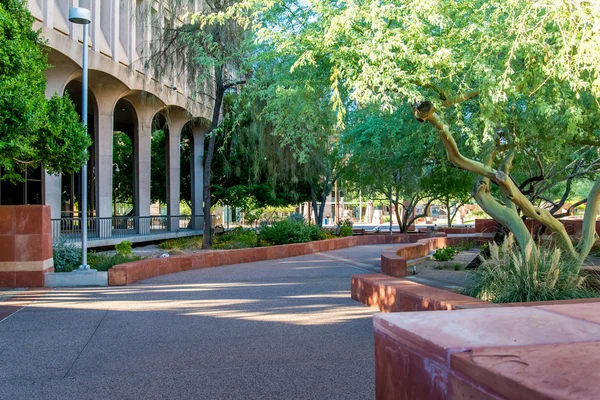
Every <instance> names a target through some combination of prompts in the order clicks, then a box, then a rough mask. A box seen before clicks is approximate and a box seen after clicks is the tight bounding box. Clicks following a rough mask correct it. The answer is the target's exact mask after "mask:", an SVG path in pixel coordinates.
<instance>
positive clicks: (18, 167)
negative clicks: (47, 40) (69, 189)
mask: <svg viewBox="0 0 600 400" xmlns="http://www.w3.org/2000/svg"><path fill="white" fill-rule="evenodd" d="M33 21H34V20H33V17H32V16H31V14H30V13H29V10H28V9H27V4H26V2H25V1H22V0H3V1H0V167H1V168H2V177H1V179H3V180H10V181H13V182H16V181H22V180H23V179H24V178H23V174H24V173H25V172H26V171H27V170H28V169H34V168H38V167H40V166H42V167H44V168H45V169H46V170H47V171H48V172H50V173H53V174H54V173H59V172H61V171H65V172H74V171H77V170H78V169H79V168H80V167H81V166H82V165H83V163H84V162H85V161H86V160H87V157H88V156H87V153H86V149H87V147H88V146H89V145H90V144H91V141H90V139H89V138H88V137H87V136H86V134H85V132H84V130H83V127H82V126H81V123H80V122H79V115H78V114H77V112H76V111H75V108H74V106H73V104H72V103H71V101H70V100H69V98H68V97H67V96H65V97H59V96H54V97H52V98H51V99H50V100H46V98H45V95H44V92H45V88H46V80H45V78H44V70H46V68H48V67H49V65H48V63H47V59H46V54H45V53H44V51H43V48H42V47H43V43H42V40H41V38H40V32H39V31H38V32H36V31H33V30H32V29H31V26H32V24H33Z"/></svg>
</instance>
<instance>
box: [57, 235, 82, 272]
mask: <svg viewBox="0 0 600 400" xmlns="http://www.w3.org/2000/svg"><path fill="white" fill-rule="evenodd" d="M52 256H53V258H54V271H55V272H70V271H72V270H74V269H77V268H79V266H80V265H81V248H80V247H77V246H74V245H72V244H67V243H66V242H65V241H64V240H60V241H59V242H58V243H55V244H54V245H53V246H52Z"/></svg>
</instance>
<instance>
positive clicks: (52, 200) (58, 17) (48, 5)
mask: <svg viewBox="0 0 600 400" xmlns="http://www.w3.org/2000/svg"><path fill="white" fill-rule="evenodd" d="M186 3H187V4H186V7H188V8H189V9H188V10H178V12H177V15H183V14H182V12H185V11H189V12H197V11H198V10H199V7H200V4H199V1H189V2H186ZM28 5H29V9H30V11H31V13H32V14H33V16H34V17H35V19H36V21H35V23H34V27H33V28H34V29H40V30H41V32H42V36H43V37H44V38H45V40H46V41H47V47H48V61H49V64H51V65H52V68H50V69H48V70H47V71H46V80H47V86H46V96H47V97H51V96H53V95H54V94H59V95H63V94H64V93H65V92H68V93H69V95H70V97H71V99H72V100H73V102H74V103H75V104H76V107H77V109H78V111H81V104H80V103H81V100H80V99H81V87H82V85H81V79H82V73H81V60H82V50H83V46H82V31H83V28H82V26H81V25H75V24H72V23H70V22H69V21H68V10H69V8H70V7H83V8H87V9H90V10H91V12H92V22H91V24H90V26H89V44H90V47H89V115H88V121H89V125H88V130H89V134H90V136H91V138H92V140H93V146H92V147H91V148H90V161H89V164H88V170H89V176H88V177H87V179H88V187H89V193H88V198H89V204H90V205H89V207H88V210H87V212H88V215H89V216H90V217H91V218H92V224H96V225H94V226H90V228H89V229H91V230H94V231H95V232H96V234H97V235H99V236H101V237H103V238H110V237H112V236H114V235H115V232H116V230H117V229H120V230H123V229H130V230H131V232H129V233H138V234H142V233H144V232H146V233H147V231H148V230H149V229H150V225H151V223H150V221H148V224H149V225H148V226H147V227H146V228H144V223H142V222H140V221H141V220H143V218H145V217H149V216H150V215H151V196H150V186H151V178H152V177H151V173H150V171H151V162H152V161H151V138H152V133H153V131H155V130H157V129H162V130H164V131H165V134H166V140H165V141H166V148H165V152H166V160H167V162H166V165H165V166H164V167H165V169H166V181H165V182H164V185H165V187H166V193H167V196H166V197H167V216H168V217H173V218H170V219H168V220H167V222H166V225H164V224H163V225H161V229H163V228H164V229H167V230H170V231H177V230H178V229H179V228H181V227H182V224H181V222H180V221H179V220H180V219H181V218H179V219H178V218H175V217H176V216H179V215H180V214H181V213H180V179H181V178H180V169H181V168H180V167H181V164H180V163H181V159H180V146H181V137H182V135H184V134H185V135H187V137H189V140H190V143H191V155H192V156H191V157H190V158H191V160H190V162H191V188H192V189H191V193H192V201H191V214H192V215H194V216H200V215H201V214H202V186H203V179H202V178H203V152H204V135H205V133H206V131H207V130H208V128H207V127H208V126H210V125H209V123H208V120H209V119H210V118H211V115H212V110H211V102H210V100H208V98H207V97H206V94H205V93H206V92H209V90H206V88H205V87H204V88H202V90H199V88H198V87H197V83H196V82H195V80H193V79H189V77H186V76H185V75H186V74H185V73H182V71H181V69H177V68H171V69H169V68H167V69H165V70H164V71H163V72H162V73H160V74H158V73H156V71H155V69H154V68H152V56H153V54H152V51H153V50H152V43H154V42H157V41H160V40H161V35H162V32H163V29H162V28H163V26H164V25H165V24H167V23H169V24H173V22H175V23H177V20H175V21H173V18H176V17H175V16H173V14H174V13H172V12H171V11H170V10H169V8H168V7H167V5H166V4H165V2H163V1H154V0H79V1H78V0H29V3H28ZM159 75H160V76H159ZM201 92H202V93H204V94H202V95H201V94H199V93H201ZM117 131H118V132H122V133H125V134H127V135H128V137H129V138H130V139H131V143H132V145H133V153H134V158H133V159H134V162H133V163H134V165H133V168H132V171H133V173H132V175H133V176H132V181H133V182H132V185H133V189H134V190H133V208H132V210H131V212H130V213H129V214H128V217H131V218H133V219H132V221H133V220H134V219H135V218H134V217H139V218H138V219H136V220H135V221H134V222H133V223H130V222H129V221H124V222H125V224H124V225H123V223H122V222H123V221H121V222H118V221H116V220H115V218H116V216H114V215H113V213H114V210H115V209H116V207H114V202H113V193H114V191H113V173H114V171H115V170H118V169H119V168H121V169H122V168H123V166H119V165H116V164H115V162H114V159H113V134H114V132H117ZM186 162H188V161H187V160H186ZM35 175H36V174H35V173H32V177H29V178H30V179H29V180H28V182H27V183H26V184H25V185H24V188H21V189H15V188H13V189H12V192H11V190H10V189H9V188H7V187H6V186H5V184H3V187H2V191H1V192H0V201H2V204H7V203H8V202H12V203H15V202H18V200H17V199H18V198H19V194H18V193H19V190H24V194H23V195H22V196H21V202H22V203H25V204H27V203H29V204H32V203H33V204H35V203H37V204H40V203H41V204H47V205H50V206H51V210H52V218H53V220H55V221H57V220H59V219H61V218H62V220H63V221H68V220H70V221H68V222H67V223H64V222H63V223H62V229H63V231H64V230H65V229H67V230H68V226H71V227H73V226H74V225H75V226H76V225H77V221H76V219H77V218H78V217H79V215H80V214H81V210H78V209H77V208H78V207H77V203H78V202H77V199H78V196H79V194H78V188H79V184H78V181H79V179H80V177H79V176H78V174H74V175H73V176H71V175H69V174H63V175H62V176H54V175H49V174H48V173H46V172H44V171H40V172H39V176H35ZM11 193H12V195H11ZM11 197H12V198H11ZM93 218H96V219H97V220H96V222H93V221H94V220H93ZM140 218H141V220H140ZM111 219H112V220H111ZM136 221H137V222H136ZM199 221H200V219H199V218H191V219H189V220H187V222H186V223H185V227H188V228H189V227H192V228H196V229H198V228H200V227H199V226H198V224H199V223H200V222H199ZM163 222H164V221H163ZM152 223H153V222H152ZM102 224H104V228H102V227H101V226H100V225H102ZM65 227H67V228H65ZM164 229H163V230H164ZM73 232H74V231H73ZM92 236H93V233H92Z"/></svg>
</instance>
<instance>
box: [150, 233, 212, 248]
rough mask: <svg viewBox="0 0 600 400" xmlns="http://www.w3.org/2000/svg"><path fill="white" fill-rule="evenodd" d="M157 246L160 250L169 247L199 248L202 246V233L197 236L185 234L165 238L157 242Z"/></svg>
mask: <svg viewBox="0 0 600 400" xmlns="http://www.w3.org/2000/svg"><path fill="white" fill-rule="evenodd" d="M158 248H159V249H162V250H171V249H181V250H185V249H201V248H202V235H199V236H187V237H181V238H177V239H169V240H165V241H164V242H162V243H159V244H158Z"/></svg>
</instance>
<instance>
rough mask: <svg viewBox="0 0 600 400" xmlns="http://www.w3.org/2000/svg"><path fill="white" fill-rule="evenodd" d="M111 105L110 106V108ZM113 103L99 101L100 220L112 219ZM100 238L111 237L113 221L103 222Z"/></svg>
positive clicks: (98, 169) (97, 148) (98, 189)
mask: <svg viewBox="0 0 600 400" xmlns="http://www.w3.org/2000/svg"><path fill="white" fill-rule="evenodd" d="M109 104H110V106H109ZM113 105H114V102H113V101H105V102H103V101H102V100H99V101H98V108H99V110H98V116H97V135H96V152H97V153H96V160H97V161H96V166H95V173H96V198H97V199H98V203H97V205H96V211H97V215H98V217H100V218H103V217H112V213H113V207H112V206H113V205H112V182H113V112H114V110H113V108H112V106H113ZM98 229H99V232H98V234H99V235H100V237H110V236H111V233H112V232H111V231H112V221H110V220H101V222H100V223H99V224H98Z"/></svg>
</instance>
